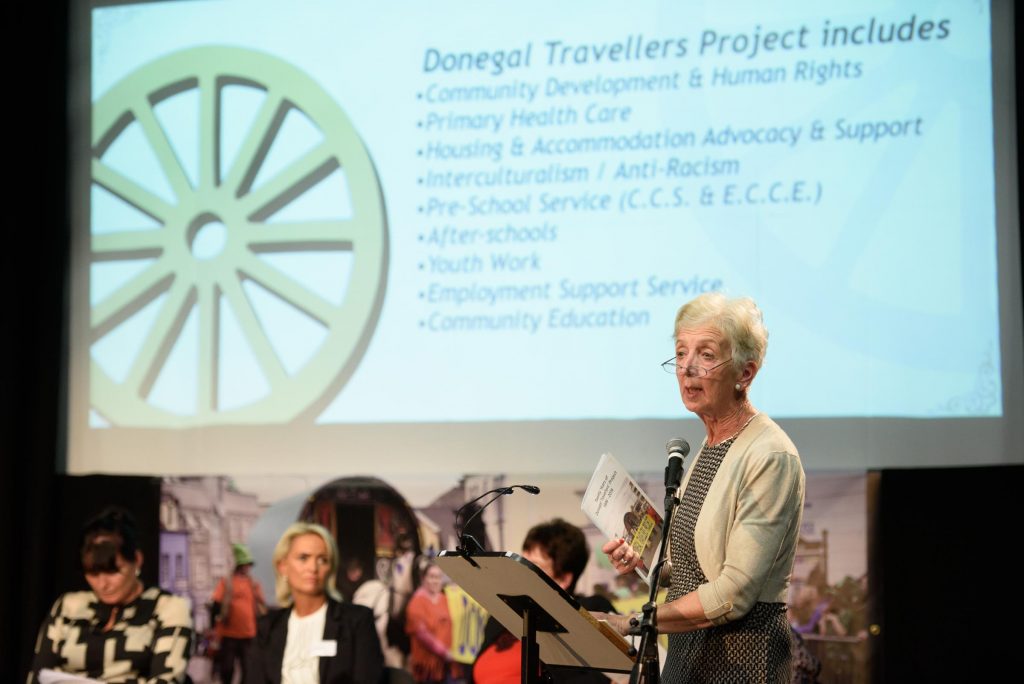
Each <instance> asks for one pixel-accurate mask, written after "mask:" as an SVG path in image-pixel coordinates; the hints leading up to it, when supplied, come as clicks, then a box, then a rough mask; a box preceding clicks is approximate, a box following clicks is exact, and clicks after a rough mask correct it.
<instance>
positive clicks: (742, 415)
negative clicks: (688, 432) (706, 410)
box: [700, 400, 757, 446]
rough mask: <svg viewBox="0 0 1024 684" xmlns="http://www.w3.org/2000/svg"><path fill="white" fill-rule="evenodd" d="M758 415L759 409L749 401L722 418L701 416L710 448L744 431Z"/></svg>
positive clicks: (743, 402)
mask: <svg viewBox="0 0 1024 684" xmlns="http://www.w3.org/2000/svg"><path fill="white" fill-rule="evenodd" d="M755 415H757V409H755V408H754V407H753V405H751V403H750V402H749V401H747V400H743V401H742V402H740V403H739V404H737V405H736V407H735V409H733V410H732V411H729V412H728V413H727V414H725V415H721V416H709V415H702V416H700V419H701V421H702V422H703V423H704V430H705V431H706V432H707V443H708V446H714V445H716V444H718V443H719V442H724V441H725V440H727V439H729V438H730V437H732V436H734V435H736V433H738V432H739V431H740V430H742V429H743V428H744V427H745V426H746V424H747V423H748V422H750V419H751V418H753V417H754V416H755Z"/></svg>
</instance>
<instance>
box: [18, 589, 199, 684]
mask: <svg viewBox="0 0 1024 684" xmlns="http://www.w3.org/2000/svg"><path fill="white" fill-rule="evenodd" d="M117 608H118V615H117V616H116V617H115V618H114V626H113V628H111V629H110V630H109V631H106V632H104V631H102V629H103V627H104V626H105V625H106V624H107V622H108V621H109V620H110V613H111V611H112V610H113V609H114V606H110V605H107V604H104V603H101V602H100V600H99V599H98V598H97V597H96V594H94V593H92V592H91V591H76V592H70V593H67V594H64V595H63V596H61V597H60V598H59V599H57V602H56V603H54V604H53V609H52V610H51V611H50V614H49V616H47V619H46V622H44V623H43V626H42V628H41V629H40V630H39V638H38V640H37V641H36V652H35V658H34V659H33V661H32V672H30V673H29V682H30V683H31V682H36V681H38V676H39V671H40V670H41V669H43V668H49V669H53V670H61V671H63V672H68V673H74V674H78V675H81V676H85V677H92V678H93V679H100V680H103V681H105V682H117V683H118V684H129V683H131V684H135V683H136V682H154V681H156V682H181V681H184V679H185V669H186V667H187V665H188V658H189V655H190V653H189V650H190V644H191V641H192V616H191V611H190V609H189V603H188V601H186V600H185V599H183V598H181V597H178V596H173V595H172V594H168V593H167V592H165V591H163V590H162V589H160V587H149V588H148V589H146V590H145V591H143V592H142V593H141V594H140V595H139V596H138V598H136V599H135V600H134V601H132V602H130V603H128V604H126V605H123V606H117Z"/></svg>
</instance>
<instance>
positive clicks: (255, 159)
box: [224, 91, 288, 197]
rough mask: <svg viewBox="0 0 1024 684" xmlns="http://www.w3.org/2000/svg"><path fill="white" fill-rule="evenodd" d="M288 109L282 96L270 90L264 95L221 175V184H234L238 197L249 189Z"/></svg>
mask: <svg viewBox="0 0 1024 684" xmlns="http://www.w3.org/2000/svg"><path fill="white" fill-rule="evenodd" d="M287 111H288V108H287V107H286V106H285V105H284V101H283V100H282V98H281V96H280V95H273V96H271V92H270V91H267V97H266V98H265V99H264V100H263V104H262V105H261V106H260V110H259V112H257V114H256V118H255V119H253V122H252V125H251V126H249V131H248V133H246V136H245V140H244V141H243V142H242V145H241V147H239V148H238V154H237V155H236V156H235V160H234V161H233V162H232V163H231V168H230V169H228V174H227V176H226V177H225V178H224V186H225V187H227V188H233V189H234V191H235V195H236V196H238V197H241V196H242V195H244V194H245V193H246V192H248V191H249V186H251V185H252V181H253V179H254V178H256V174H257V173H258V172H259V169H260V165H261V164H262V163H263V160H264V159H265V158H266V156H267V151H268V150H269V149H270V144H271V143H272V142H273V140H274V137H275V136H276V135H277V131H278V130H279V129H280V128H281V123H282V122H283V121H284V115H285V113H287Z"/></svg>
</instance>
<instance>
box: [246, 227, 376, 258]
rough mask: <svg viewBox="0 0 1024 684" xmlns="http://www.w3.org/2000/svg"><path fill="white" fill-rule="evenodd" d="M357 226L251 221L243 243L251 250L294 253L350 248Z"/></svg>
mask: <svg viewBox="0 0 1024 684" xmlns="http://www.w3.org/2000/svg"><path fill="white" fill-rule="evenodd" d="M357 228H358V226H356V224H355V223H354V222H353V221H348V220H346V221H303V222H300V223H275V224H269V225H268V224H265V223H252V224H249V226H248V229H247V230H246V233H245V235H246V242H247V244H248V246H249V248H250V249H252V250H253V251H255V252H298V251H310V250H318V249H329V250H350V249H352V244H353V242H355V237H356V232H357V231H356V229H357Z"/></svg>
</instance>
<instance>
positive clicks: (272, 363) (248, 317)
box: [221, 278, 287, 389]
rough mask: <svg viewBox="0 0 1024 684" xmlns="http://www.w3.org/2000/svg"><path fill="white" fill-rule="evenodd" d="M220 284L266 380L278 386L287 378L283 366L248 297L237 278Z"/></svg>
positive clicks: (271, 384) (273, 386)
mask: <svg viewBox="0 0 1024 684" xmlns="http://www.w3.org/2000/svg"><path fill="white" fill-rule="evenodd" d="M221 285H222V287H223V288H224V296H225V297H226V298H227V300H228V303H229V304H230V305H231V310H232V311H233V312H234V314H235V318H236V319H237V320H238V325H239V326H240V327H241V328H242V332H243V334H244V335H245V338H246V340H247V341H248V342H249V347H250V348H251V349H252V351H253V354H254V355H255V356H256V361H257V362H258V363H259V364H260V368H261V369H262V370H263V374H264V376H266V379H267V382H268V383H269V384H270V386H271V388H272V389H273V388H276V387H279V386H280V385H281V384H282V383H283V382H285V381H286V380H287V375H286V373H285V370H284V366H282V365H281V361H280V359H278V358H277V354H276V353H274V348H273V347H272V346H271V344H270V340H269V339H268V338H267V335H266V333H265V332H264V331H263V326H262V325H260V320H259V318H258V317H257V316H256V312H255V311H254V310H253V308H252V305H251V304H250V303H249V298H248V297H246V296H245V291H244V290H243V289H242V285H241V283H240V282H239V280H238V279H237V278H228V279H226V280H224V281H222V283H221Z"/></svg>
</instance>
